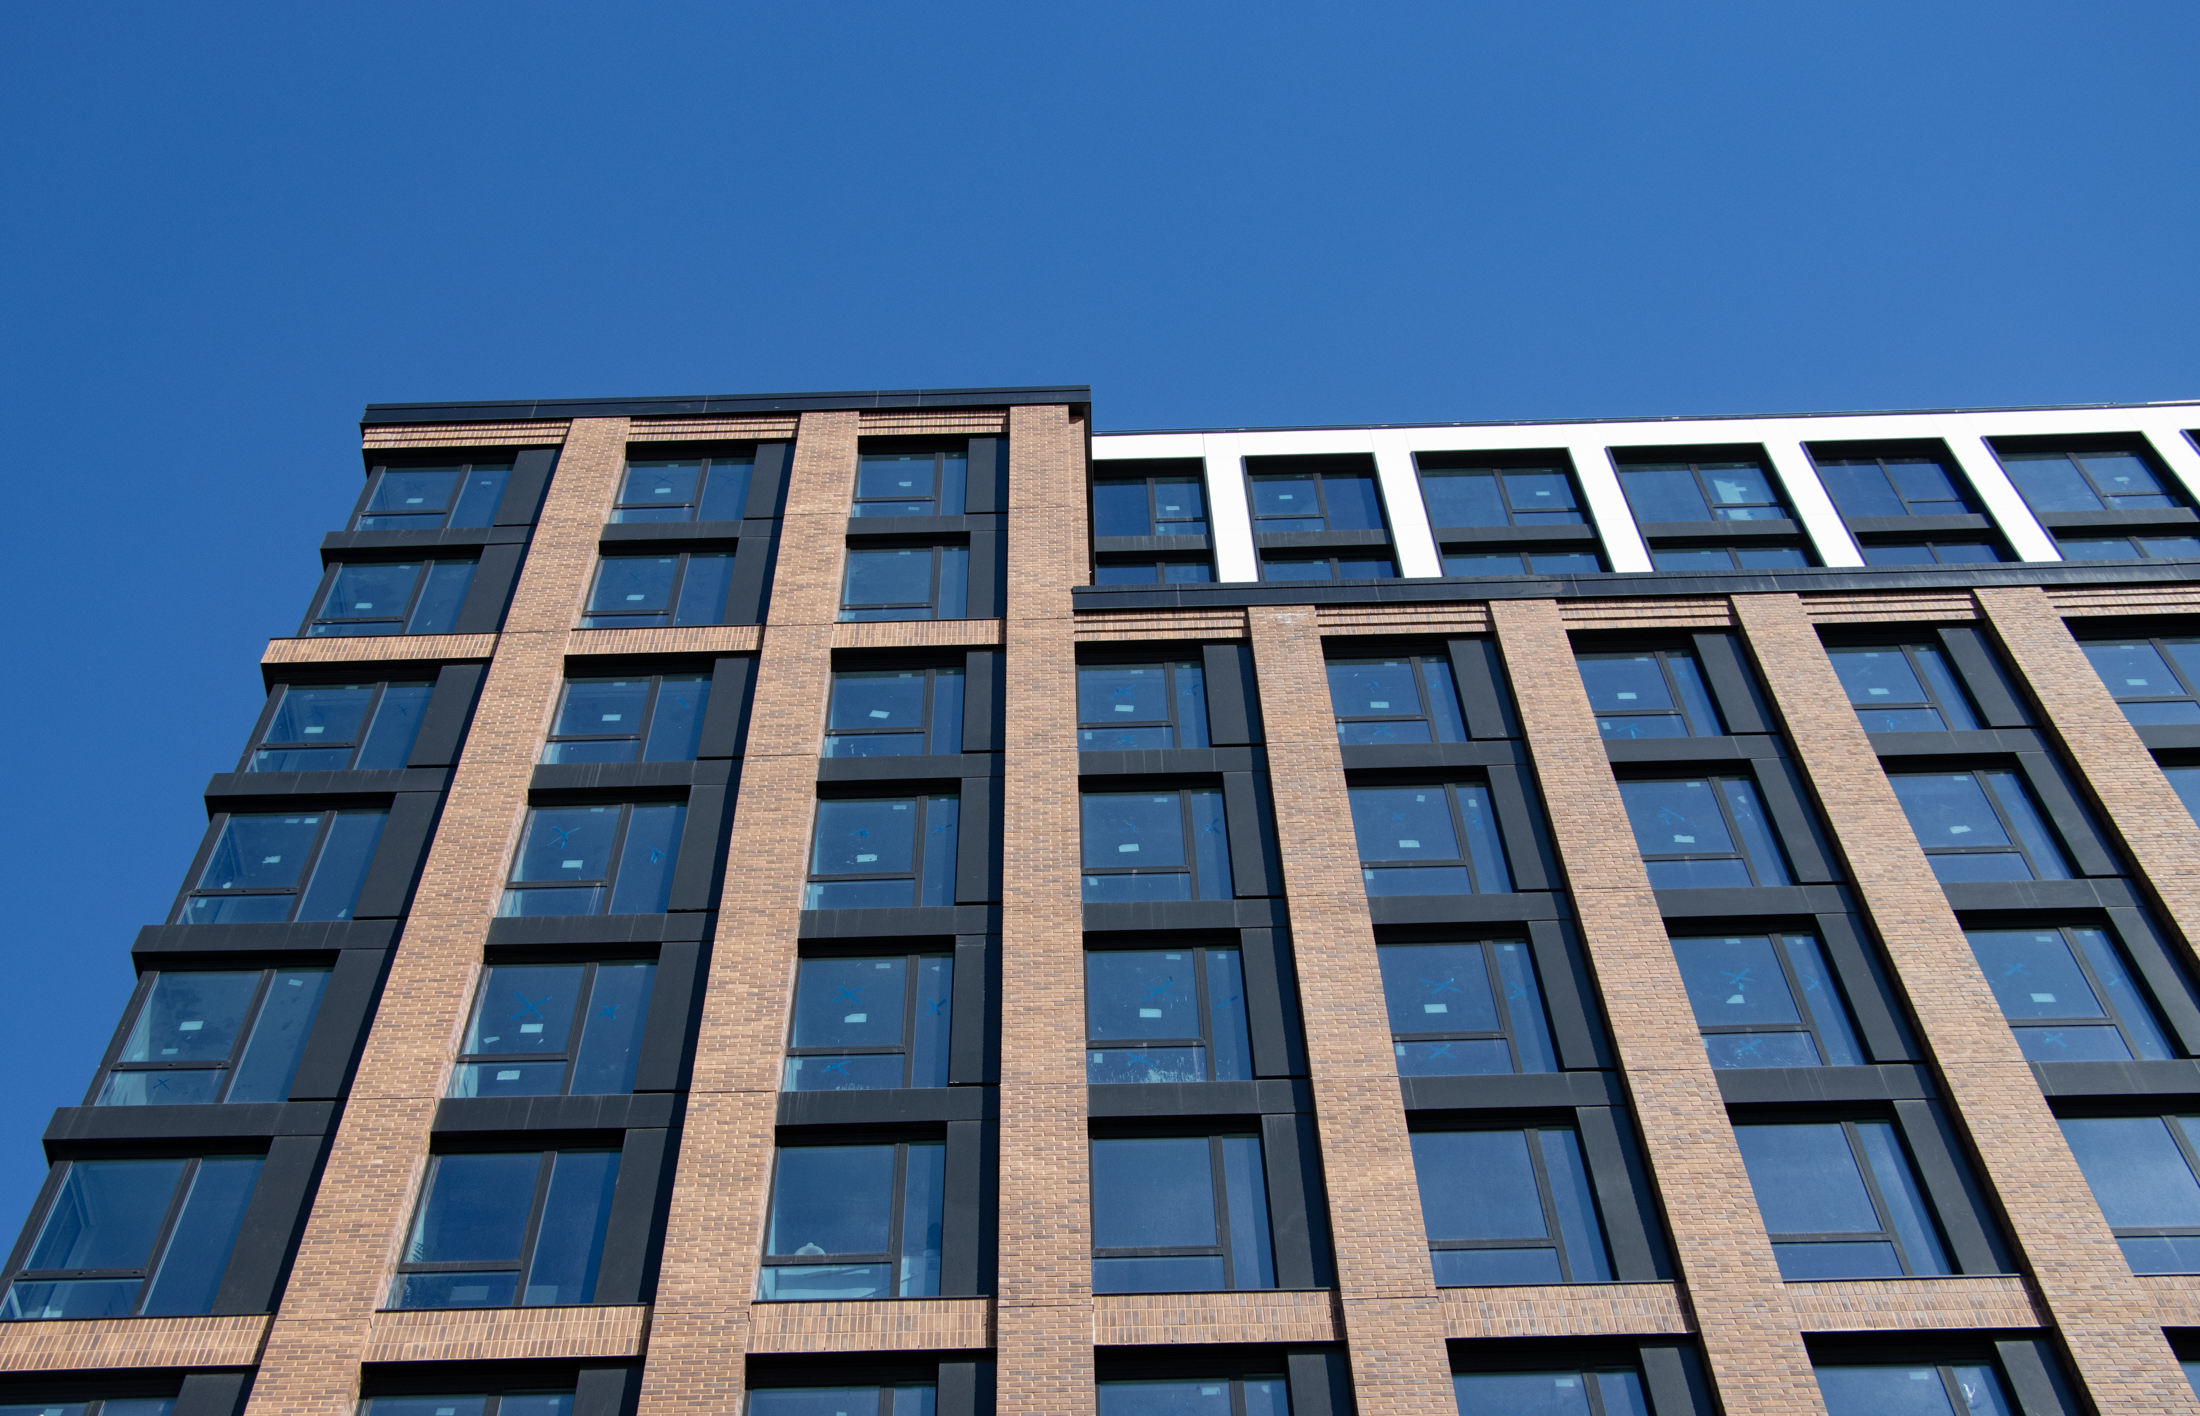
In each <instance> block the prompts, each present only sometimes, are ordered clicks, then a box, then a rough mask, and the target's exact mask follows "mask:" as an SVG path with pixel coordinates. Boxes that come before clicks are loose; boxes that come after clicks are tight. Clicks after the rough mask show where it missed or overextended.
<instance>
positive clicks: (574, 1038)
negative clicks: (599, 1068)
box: [558, 901, 609, 1096]
mask: <svg viewBox="0 0 2200 1416" xmlns="http://www.w3.org/2000/svg"><path fill="white" fill-rule="evenodd" d="M606 903H607V904H608V903H609V902H608V901H606ZM595 992H596V965H595V964H594V963H588V964H584V965H582V967H581V986H580V989H579V991H578V992H577V994H576V995H575V996H574V999H573V1022H572V1025H571V1026H569V1027H568V1028H567V1029H566V1030H565V1037H566V1043H565V1080H564V1081H563V1082H562V1083H560V1084H559V1086H558V1095H559V1096H564V1095H566V1094H568V1093H569V1092H571V1091H572V1090H573V1069H574V1068H575V1067H577V1066H579V1065H580V1060H581V1031H582V1029H584V1028H586V1027H587V1026H588V1000H589V999H590V998H592V997H594V996H595Z"/></svg>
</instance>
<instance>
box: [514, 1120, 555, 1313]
mask: <svg viewBox="0 0 2200 1416" xmlns="http://www.w3.org/2000/svg"><path fill="white" fill-rule="evenodd" d="M557 1163H558V1153H557V1152H556V1151H554V1150H546V1151H544V1152H543V1153H542V1161H541V1164H540V1165H539V1167H538V1168H537V1169H536V1171H535V1198H534V1202H533V1204H531V1205H530V1206H529V1207H528V1210H527V1230H526V1233H525V1234H524V1235H523V1236H522V1237H521V1239H520V1245H519V1283H518V1284H517V1285H515V1287H514V1289H513V1292H512V1306H513V1307H515V1308H520V1307H525V1306H526V1303H527V1275H528V1274H529V1273H530V1272H531V1271H532V1270H533V1269H534V1266H535V1244H536V1242H537V1241H539V1240H540V1239H541V1238H542V1217H543V1211H544V1210H545V1209H547V1208H548V1207H549V1199H550V1177H551V1175H552V1173H553V1172H554V1171H555V1170H556V1169H557Z"/></svg>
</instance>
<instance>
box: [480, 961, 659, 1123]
mask: <svg viewBox="0 0 2200 1416" xmlns="http://www.w3.org/2000/svg"><path fill="white" fill-rule="evenodd" d="M656 977H657V966H656V965H655V964H651V963H635V962H627V961H620V962H617V963H603V964H493V965H491V966H490V967H489V968H488V969H486V970H485V971H484V972H483V974H482V979H481V993H480V995H479V996H478V997H477V998H476V999H475V1001H474V1014H473V1019H472V1021H471V1022H469V1023H468V1024H467V1026H466V1040H465V1042H464V1043H462V1044H461V1045H460V1049H459V1058H458V1067H457V1069H456V1070H455V1071H453V1072H452V1074H451V1095H452V1096H624V1095H626V1094H627V1093H629V1092H631V1091H633V1090H634V1064H635V1062H636V1061H637V1060H638V1059H639V1058H640V1056H641V1050H642V1025H643V1023H645V1022H646V1021H648V1018H649V992H650V986H651V984H652V983H653V982H654V981H655V980H656Z"/></svg>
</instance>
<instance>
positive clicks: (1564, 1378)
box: [1451, 1367, 1650, 1416]
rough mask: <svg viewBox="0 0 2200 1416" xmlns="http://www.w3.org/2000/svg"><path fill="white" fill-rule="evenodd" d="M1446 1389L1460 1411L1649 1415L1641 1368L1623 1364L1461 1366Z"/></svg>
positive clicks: (1524, 1415)
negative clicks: (1534, 1368) (1520, 1368)
mask: <svg viewBox="0 0 2200 1416" xmlns="http://www.w3.org/2000/svg"><path fill="white" fill-rule="evenodd" d="M1451 1391H1452V1400H1453V1401H1454V1402H1456V1403H1457V1404H1458V1407H1459V1416H1650V1403H1649V1401H1648V1399H1647V1398H1645V1397H1644V1395H1643V1391H1642V1376H1641V1374H1640V1373H1638V1372H1635V1371H1632V1370H1630V1369H1628V1368H1624V1367H1620V1368H1602V1369H1598V1370H1595V1371H1587V1372H1583V1371H1563V1372H1461V1373H1458V1374H1457V1375H1455V1376H1453V1377H1452V1379H1451Z"/></svg>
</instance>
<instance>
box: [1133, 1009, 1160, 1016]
mask: <svg viewBox="0 0 2200 1416" xmlns="http://www.w3.org/2000/svg"><path fill="white" fill-rule="evenodd" d="M1138 1016H1139V1017H1141V1018H1158V1017H1160V1016H1161V1010H1160V1009H1159V1008H1141V1009H1139V1010H1138Z"/></svg>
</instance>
